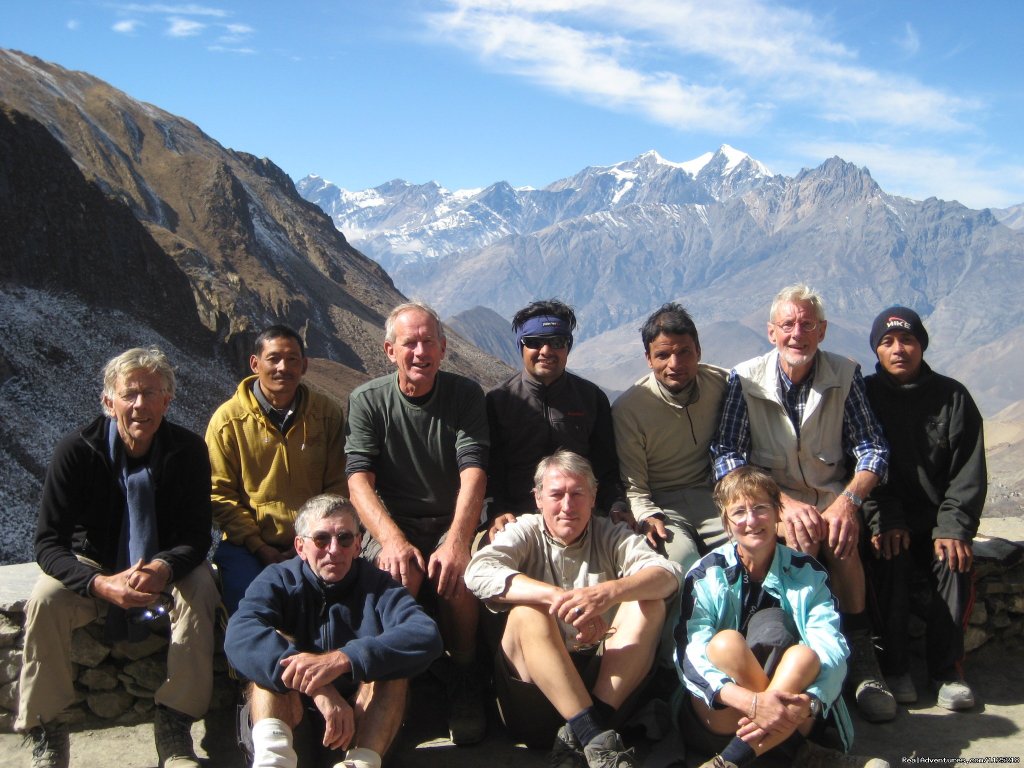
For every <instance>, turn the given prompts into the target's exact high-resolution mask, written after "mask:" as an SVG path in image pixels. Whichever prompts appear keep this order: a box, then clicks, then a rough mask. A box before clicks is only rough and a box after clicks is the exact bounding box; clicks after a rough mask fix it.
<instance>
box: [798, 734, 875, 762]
mask: <svg viewBox="0 0 1024 768" xmlns="http://www.w3.org/2000/svg"><path fill="white" fill-rule="evenodd" d="M793 768H889V763H888V762H887V761H885V760H882V759H880V758H877V757H861V756H860V755H847V754H845V753H843V752H840V751H838V750H835V749H829V748H828V747H823V746H821V745H820V744H815V743H814V742H813V741H805V742H804V743H803V744H801V745H800V749H798V750H797V752H796V757H794V758H793Z"/></svg>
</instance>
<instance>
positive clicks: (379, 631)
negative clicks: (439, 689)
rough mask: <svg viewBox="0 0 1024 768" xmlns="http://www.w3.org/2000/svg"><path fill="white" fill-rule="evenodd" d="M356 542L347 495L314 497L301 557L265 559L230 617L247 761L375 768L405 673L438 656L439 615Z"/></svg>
mask: <svg viewBox="0 0 1024 768" xmlns="http://www.w3.org/2000/svg"><path fill="white" fill-rule="evenodd" d="M361 543H362V535H361V534H360V527H359V518H358V516H357V514H356V511H355V508H354V507H353V506H352V504H350V503H349V502H348V501H347V500H346V499H345V498H343V497H341V496H336V495H333V494H322V495H320V496H315V497H313V498H312V499H310V500H309V501H307V502H306V503H305V504H304V505H303V506H302V509H301V510H300V511H299V515H298V518H296V520H295V539H294V544H295V551H296V553H297V554H298V557H297V558H293V559H291V560H288V561H286V562H283V563H280V564H276V565H272V566H270V567H268V568H266V569H264V571H263V572H262V573H261V574H260V575H259V576H258V577H257V578H256V579H255V581H253V583H252V585H251V586H250V587H249V589H248V591H247V592H246V594H245V597H244V598H243V599H242V601H241V603H240V604H239V607H238V611H237V612H236V613H235V614H234V615H233V616H232V617H231V621H230V622H229V623H228V629H227V634H226V636H225V638H224V652H225V653H226V654H227V657H228V660H229V661H230V662H231V664H232V665H233V666H234V667H235V669H237V670H238V671H239V672H240V673H241V674H242V675H244V676H245V677H246V678H247V679H248V680H250V681H251V682H250V683H249V685H248V687H247V690H246V698H247V703H246V705H245V707H243V709H242V711H241V712H240V713H239V735H240V741H241V743H242V744H243V746H244V747H245V749H246V751H248V752H249V753H250V754H251V756H252V760H253V762H252V765H253V768H271V767H273V768H296V766H297V765H323V764H328V765H335V766H337V767H338V768H380V765H381V756H382V755H384V754H385V752H387V749H388V747H389V746H390V745H391V743H392V741H394V739H395V736H396V735H397V734H398V729H399V727H400V726H401V724H402V718H403V716H404V713H405V704H406V698H407V694H408V688H409V678H410V677H412V676H414V675H418V674H419V673H421V672H423V671H424V670H426V669H427V667H428V666H429V665H430V663H431V662H432V661H433V660H434V659H436V658H437V657H438V656H439V655H440V654H441V650H442V648H441V636H440V634H439V633H438V630H437V625H436V624H435V623H434V621H433V620H432V619H431V618H430V617H429V616H427V615H426V613H424V612H423V609H422V608H421V607H420V606H419V604H418V603H417V602H416V600H415V599H413V597H412V596H411V595H410V594H409V593H408V591H406V590H405V589H403V588H402V587H400V586H398V584H396V583H395V581H394V580H392V579H391V578H390V576H389V575H388V574H387V573H386V572H384V571H381V570H380V569H378V568H376V567H374V566H373V565H372V564H371V563H370V562H369V561H367V560H364V559H362V558H360V557H359V551H360V545H361Z"/></svg>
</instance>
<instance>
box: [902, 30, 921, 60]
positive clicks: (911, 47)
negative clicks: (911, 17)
mask: <svg viewBox="0 0 1024 768" xmlns="http://www.w3.org/2000/svg"><path fill="white" fill-rule="evenodd" d="M896 44H897V45H898V46H899V47H900V48H902V49H903V52H904V53H905V54H906V55H907V56H916V55H917V53H918V51H920V50H921V36H920V35H918V34H917V30H916V29H914V27H913V26H912V25H911V24H910V22H909V21H908V22H907V26H906V29H905V30H904V32H903V37H901V38H899V39H897V40H896Z"/></svg>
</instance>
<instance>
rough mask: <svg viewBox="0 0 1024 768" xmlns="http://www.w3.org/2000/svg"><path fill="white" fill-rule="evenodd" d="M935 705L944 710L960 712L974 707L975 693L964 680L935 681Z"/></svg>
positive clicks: (933, 684) (933, 685)
mask: <svg viewBox="0 0 1024 768" xmlns="http://www.w3.org/2000/svg"><path fill="white" fill-rule="evenodd" d="M932 687H933V688H935V690H936V695H935V703H936V704H937V705H938V706H940V707H942V708H943V709H950V710H952V711H954V712H960V711H961V710H964V709H970V708H971V707H973V706H974V691H972V690H971V686H969V685H968V684H967V683H965V682H964V681H963V680H933V681H932Z"/></svg>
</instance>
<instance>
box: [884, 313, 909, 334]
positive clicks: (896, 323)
mask: <svg viewBox="0 0 1024 768" xmlns="http://www.w3.org/2000/svg"><path fill="white" fill-rule="evenodd" d="M893 328H902V329H903V330H905V331H909V330H910V321H909V320H904V319H903V318H902V317H896V316H895V315H894V316H893V317H890V318H889V319H888V320H886V321H885V329H886V330H887V331H888V330H891V329H893Z"/></svg>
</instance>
